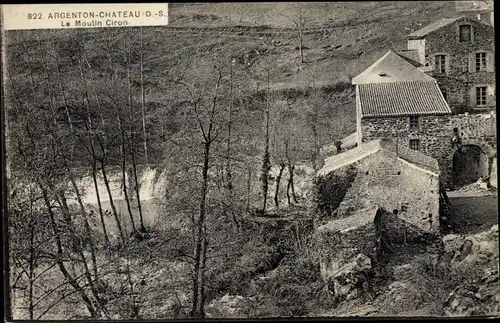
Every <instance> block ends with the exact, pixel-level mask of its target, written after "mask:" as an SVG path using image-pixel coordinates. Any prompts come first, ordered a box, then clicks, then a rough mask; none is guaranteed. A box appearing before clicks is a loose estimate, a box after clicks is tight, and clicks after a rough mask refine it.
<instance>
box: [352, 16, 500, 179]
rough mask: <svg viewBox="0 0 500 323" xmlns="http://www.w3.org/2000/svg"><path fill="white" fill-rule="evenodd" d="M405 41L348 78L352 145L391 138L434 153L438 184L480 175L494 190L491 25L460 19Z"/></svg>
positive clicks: (426, 29) (430, 27)
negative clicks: (353, 130) (352, 94)
mask: <svg viewBox="0 0 500 323" xmlns="http://www.w3.org/2000/svg"><path fill="white" fill-rule="evenodd" d="M407 39H408V48H407V49H404V50H389V51H388V52H387V53H386V54H385V55H384V56H382V57H381V58H380V59H379V60H377V61H376V62H374V63H373V64H372V65H371V66H369V67H368V68H367V69H366V70H365V71H363V72H362V73H361V74H359V75H358V76H356V77H354V78H353V80H352V83H353V84H354V85H355V86H356V114H357V131H356V137H357V143H358V145H360V144H361V143H364V142H369V141H371V140H375V139H379V138H393V139H395V140H396V142H397V144H398V145H399V146H402V147H408V148H411V149H413V150H417V151H420V152H422V153H424V154H426V155H428V156H431V157H433V158H435V159H436V160H437V161H438V163H439V168H440V173H441V177H440V178H441V181H442V183H443V185H444V186H445V187H448V188H453V187H458V186H461V185H464V184H468V183H472V182H475V181H477V180H478V179H479V178H482V179H483V180H486V179H488V180H490V183H491V185H493V186H495V187H496V96H495V84H496V83H495V62H494V59H495V58H494V57H495V55H494V30H493V27H492V26H491V25H490V24H488V23H486V22H483V21H477V20H474V19H471V18H468V17H465V16H462V17H458V18H452V19H441V20H439V21H436V22H434V23H432V24H430V25H428V26H426V27H424V28H422V29H420V30H417V31H415V32H413V33H411V34H410V35H408V37H407Z"/></svg>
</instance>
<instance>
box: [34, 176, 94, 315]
mask: <svg viewBox="0 0 500 323" xmlns="http://www.w3.org/2000/svg"><path fill="white" fill-rule="evenodd" d="M38 185H39V187H40V190H41V191H42V195H43V200H44V202H45V206H46V208H47V213H48V214H49V219H50V223H51V226H52V231H53V232H54V238H55V241H56V250H57V257H56V261H57V265H58V267H59V270H60V271H61V273H62V275H63V276H64V278H65V279H66V281H67V282H68V283H69V284H70V285H71V287H73V288H74V289H75V291H77V292H78V293H79V294H80V297H81V298H82V300H83V302H84V303H85V306H86V307H87V310H88V311H89V313H90V316H91V317H92V318H94V319H95V318H97V311H96V309H95V307H94V304H93V303H92V301H91V300H90V298H89V297H88V295H87V293H85V291H84V290H83V288H82V287H81V286H80V284H79V283H78V282H77V281H76V280H75V279H74V278H73V277H72V276H71V274H70V273H69V272H68V270H67V269H66V266H65V265H64V262H63V247H62V242H61V237H60V233H59V229H58V228H57V223H56V219H55V216H54V213H53V211H52V207H51V205H50V200H49V197H48V194H47V191H46V190H45V188H44V187H43V185H42V184H41V183H39V184H38Z"/></svg>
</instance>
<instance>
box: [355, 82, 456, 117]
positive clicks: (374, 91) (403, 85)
mask: <svg viewBox="0 0 500 323" xmlns="http://www.w3.org/2000/svg"><path fill="white" fill-rule="evenodd" d="M358 91H359V92H358V93H359V102H360V105H361V117H362V118H366V117H368V118H369V117H390V116H410V115H415V116H418V115H443V114H451V110H450V107H449V106H448V104H447V103H446V101H445V99H444V97H443V95H442V93H441V90H440V89H439V87H438V85H437V82H436V81H414V82H399V83H382V84H360V85H358Z"/></svg>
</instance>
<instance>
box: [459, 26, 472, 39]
mask: <svg viewBox="0 0 500 323" xmlns="http://www.w3.org/2000/svg"><path fill="white" fill-rule="evenodd" d="M471 39H472V27H471V25H461V26H460V41H471Z"/></svg>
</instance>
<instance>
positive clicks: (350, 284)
mask: <svg viewBox="0 0 500 323" xmlns="http://www.w3.org/2000/svg"><path fill="white" fill-rule="evenodd" d="M371 269H372V262H371V259H370V258H368V257H367V256H365V255H364V254H361V253H360V254H358V255H357V256H355V257H354V258H352V259H350V260H348V261H346V262H345V263H344V264H342V265H341V266H340V268H339V269H338V270H337V271H335V272H334V273H333V274H332V275H331V276H329V277H328V282H329V289H330V290H331V291H332V292H333V293H334V295H335V297H338V298H346V299H352V298H354V297H356V296H358V294H359V293H360V292H361V291H362V289H363V287H364V285H365V284H364V283H365V282H366V281H367V278H368V277H369V275H370V271H371Z"/></svg>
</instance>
